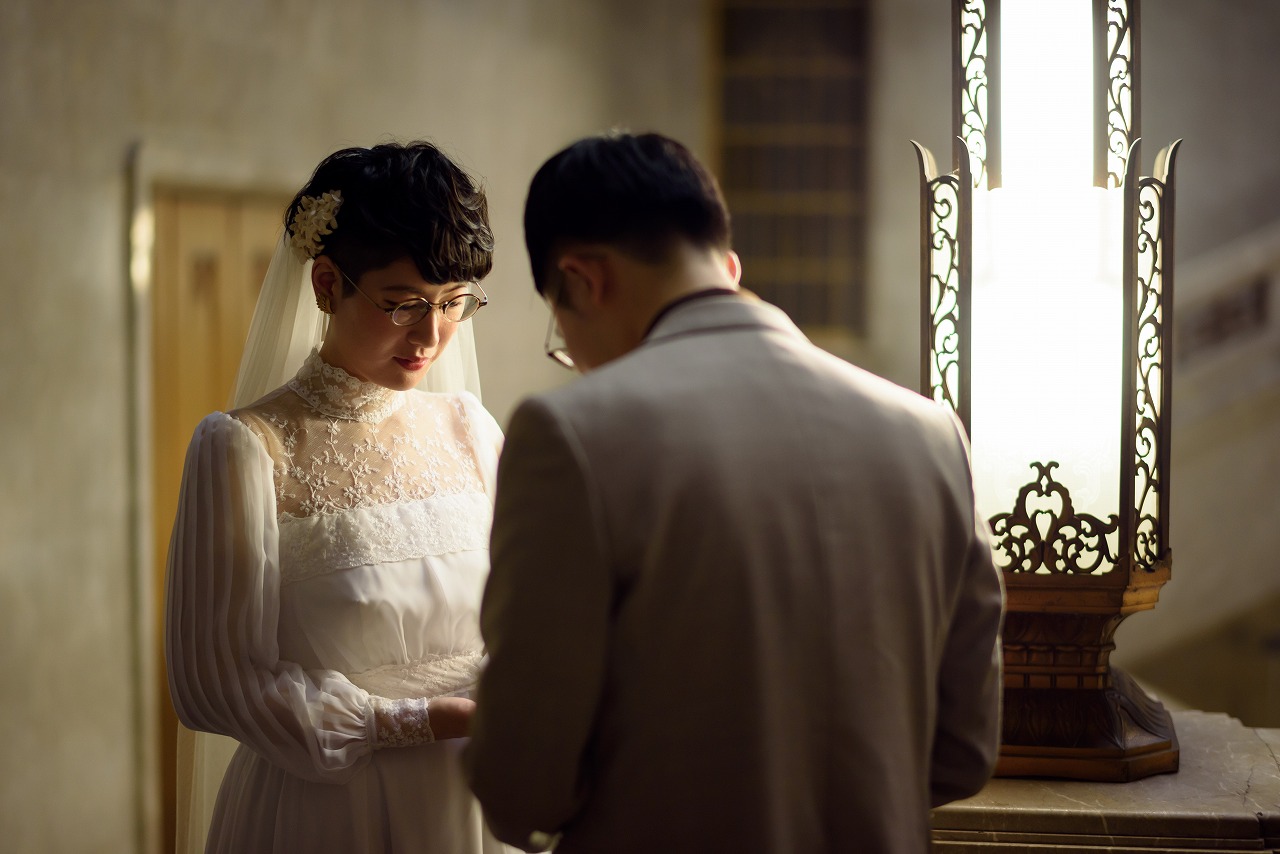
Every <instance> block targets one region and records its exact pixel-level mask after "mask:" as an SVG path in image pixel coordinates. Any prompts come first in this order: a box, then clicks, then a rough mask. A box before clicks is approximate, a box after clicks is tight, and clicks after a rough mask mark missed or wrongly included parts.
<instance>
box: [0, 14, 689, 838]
mask: <svg viewBox="0 0 1280 854" xmlns="http://www.w3.org/2000/svg"><path fill="white" fill-rule="evenodd" d="M702 6H703V4H701V3H689V2H684V0H658V2H646V3H644V4H633V3H630V2H626V0H536V2H533V0H433V2H427V0H366V2H359V3H352V2H347V0H310V2H306V3H301V2H292V0H272V2H258V0H227V2H216V3H213V2H176V3H175V2H159V0H116V2H99V0H83V2H48V0H7V2H5V3H3V4H0V115H3V120H2V121H0V211H2V212H3V216H2V218H0V221H2V222H3V223H4V228H3V229H0V257H3V258H4V259H5V262H4V264H3V265H2V266H0V296H2V301H3V310H0V364H3V369H2V370H0V400H3V401H4V403H3V409H2V413H0V471H3V472H4V475H3V478H2V480H3V484H4V486H3V489H2V491H0V554H2V555H3V560H2V562H0V730H2V731H4V732H6V733H8V734H9V738H8V739H7V740H6V748H5V761H4V763H3V765H4V772H3V773H2V774H0V840H3V842H0V847H2V848H4V849H5V850H6V851H14V852H64V851H65V852H75V851H84V852H124V851H131V850H139V839H140V836H139V831H138V827H137V822H138V813H139V810H138V804H139V803H140V801H139V796H138V792H137V791H135V786H136V784H135V781H136V780H138V779H139V775H138V773H137V772H138V759H137V751H138V749H139V741H138V733H137V728H136V721H137V720H138V715H139V709H140V705H139V704H140V698H139V696H138V692H137V690H136V684H137V681H138V680H137V678H136V673H137V671H136V667H137V663H136V661H135V659H134V655H135V649H134V639H135V628H134V627H135V626H136V625H138V624H139V622H140V620H142V619H143V617H144V616H145V615H142V614H140V613H139V611H138V608H137V606H136V605H135V602H136V601H139V599H140V598H141V597H140V596H139V593H140V591H138V590H137V589H135V587H134V584H135V578H136V575H137V573H136V567H135V560H134V557H133V548H134V547H133V545H132V540H131V531H133V530H134V528H133V523H132V516H131V508H130V500H131V496H132V494H133V493H132V491H131V483H130V478H131V469H130V464H129V451H130V448H131V435H130V433H129V430H130V426H129V425H130V423H131V422H130V409H129V400H130V388H131V386H130V364H129V358H130V355H129V354H130V350H129V335H128V327H127V320H128V308H129V304H130V303H129V299H128V290H127V287H126V275H125V265H126V257H125V248H126V241H125V229H126V222H125V209H126V181H125V160H126V151H127V150H128V149H129V147H130V145H132V144H133V143H135V142H141V143H142V144H143V163H144V164H145V166H146V168H147V169H148V170H149V171H150V172H151V173H152V174H153V175H155V176H156V177H164V178H172V179H180V180H189V181H197V182H201V183H212V184H215V185H217V184H224V185H236V186H240V185H244V184H260V185H264V186H268V187H275V188H286V189H290V190H292V189H294V188H296V187H297V186H299V185H300V184H301V182H302V181H303V180H305V178H306V177H307V175H308V174H309V172H310V170H311V168H312V167H314V165H315V164H316V162H318V161H319V159H320V158H321V157H322V156H324V155H325V154H327V153H328V152H330V151H332V150H334V149H335V148H338V147H341V146H345V145H353V144H369V143H371V142H374V141H377V140H380V139H382V138H384V137H396V138H401V139H403V138H411V137H420V136H425V137H429V138H432V139H434V140H435V141H437V142H438V143H440V144H442V145H443V146H444V147H446V148H447V149H448V150H450V151H451V152H453V153H455V154H456V155H457V156H458V157H459V158H460V159H461V161H462V162H463V163H464V164H465V165H466V166H467V167H468V168H469V169H470V170H472V171H473V172H474V173H476V174H478V175H479V176H481V177H482V178H483V179H484V181H485V183H486V184H487V186H488V188H489V193H490V199H491V210H492V215H493V224H494V229H495V232H496V235H497V240H498V248H497V257H496V261H495V267H494V273H493V276H492V278H491V279H490V280H489V281H487V282H486V286H487V288H488V291H489V293H490V295H491V296H492V298H493V305H492V306H491V307H490V308H489V309H487V310H486V313H485V314H484V315H483V316H482V321H481V323H480V325H479V327H478V329H477V337H478V341H479V351H480V359H481V366H482V370H484V372H485V376H486V402H487V403H488V404H489V406H490V407H491V408H492V409H493V410H494V412H495V414H497V415H498V417H499V418H500V419H505V417H506V416H507V414H508V413H509V411H510V409H511V406H512V405H513V403H514V401H515V400H516V399H517V398H518V397H519V396H520V395H521V394H523V393H526V392H527V391H529V390H532V389H535V388H538V387H543V386H546V385H548V384H550V383H553V382H558V381H560V380H561V377H560V375H559V374H558V373H557V370H558V369H556V368H555V367H554V366H553V365H551V364H550V362H549V361H548V360H547V359H546V357H545V356H544V355H543V354H542V352H541V346H542V334H543V328H544V327H543V321H544V319H545V316H546V315H545V313H544V312H543V310H542V308H541V306H540V304H539V303H538V301H537V300H536V299H535V297H534V295H533V291H532V287H531V286H530V284H529V280H528V276H527V273H526V262H525V260H524V255H523V248H522V243H521V241H522V237H521V232H520V226H519V223H520V212H521V205H522V203H523V195H524V190H525V188H526V186H527V182H528V179H529V177H530V176H531V175H532V173H533V170H534V169H535V168H536V167H537V165H538V164H539V163H541V162H542V160H543V159H544V158H545V157H547V156H548V155H550V154H551V153H552V152H553V151H555V150H556V149H557V148H559V147H560V146H562V145H564V144H566V143H567V142H569V141H571V140H572V139H573V138H575V137H577V136H580V135H583V134H586V133H590V132H594V131H597V130H602V129H604V128H607V127H609V126H611V125H614V124H625V125H630V126H632V127H634V128H637V129H641V128H644V129H647V128H655V129H660V130H663V131H666V132H668V133H671V134H673V135H675V136H678V137H681V138H683V139H685V140H687V141H689V142H690V143H691V144H692V145H693V146H694V147H695V148H696V149H699V150H700V151H702V152H703V153H707V152H706V147H707V145H708V140H709V137H710V130H709V129H710V123H709V115H708V113H707V107H708V101H707V97H708V85H707V80H708V78H707V74H708V72H709V67H708V65H707V62H706V60H707V57H706V50H707V42H706V31H705V26H704V14H705V12H704V10H703V8H702Z"/></svg>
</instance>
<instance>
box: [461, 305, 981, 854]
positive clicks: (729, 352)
mask: <svg viewBox="0 0 1280 854" xmlns="http://www.w3.org/2000/svg"><path fill="white" fill-rule="evenodd" d="M492 560H493V567H492V574H491V576H490V579H489V586H488V589H487V591H486V594H485V599H484V607H483V612H482V628H483V631H484V636H485V641H486V643H487V645H488V649H489V657H490V661H489V666H488V670H487V671H486V673H485V674H484V676H483V678H482V681H481V685H480V689H479V692H478V698H477V699H478V711H477V715H476V719H475V722H474V729H473V739H472V743H471V745H470V747H469V748H468V755H467V762H468V766H469V773H470V775H471V779H472V785H473V788H474V790H475V792H476V794H477V795H478V797H479V798H480V801H481V803H482V804H483V806H484V807H485V810H486V814H487V817H488V819H489V821H490V824H491V826H492V827H493V829H494V830H495V831H496V832H497V833H498V835H499V836H500V837H502V838H504V839H506V840H507V841H509V842H513V843H515V844H518V845H528V844H529V840H530V835H531V833H533V832H535V831H543V832H549V833H557V832H558V833H561V834H562V838H561V840H560V843H559V846H558V847H557V849H556V850H557V852H558V854H576V853H577V852H614V853H616V854H625V852H645V854H653V853H654V852H660V854H671V852H698V854H706V852H732V854H743V852H756V851H759V852H923V851H925V850H926V848H927V845H928V842H927V839H928V813H929V809H930V806H931V804H933V805H936V804H939V803H942V802H945V801H948V800H951V799H954V798H958V797H962V796H966V795H968V794H970V793H973V792H975V791H977V790H978V789H979V788H981V786H982V785H983V783H984V782H985V781H986V780H987V778H988V776H989V774H990V773H991V770H992V767H993V764H994V760H995V755H996V748H997V741H998V732H999V725H998V718H999V684H1000V681H999V652H1000V648H999V639H998V634H999V627H1000V620H1001V608H1002V588H1001V583H1000V577H999V574H998V572H997V571H996V569H995V568H994V567H993V564H992V554H991V549H990V544H989V538H988V534H987V531H986V527H985V524H984V523H983V522H981V521H980V518H979V516H978V515H977V514H975V511H974V502H973V489H972V485H971V480H970V474H969V466H968V461H967V447H966V443H965V440H964V438H963V436H962V434H961V432H960V430H959V429H958V426H957V423H956V422H955V420H954V419H953V418H952V417H951V416H950V415H949V414H948V413H947V412H946V411H944V410H943V408H942V407H940V406H938V405H937V404H935V403H933V402H931V401H928V400H926V399H925V398H923V397H920V396H919V395H916V394H914V393H912V392H909V391H906V390H904V389H902V388H900V387H898V386H895V385H893V384H891V383H889V382H887V381H884V380H882V379H879V378H877V377H875V376H873V375H871V374H869V373H866V372H864V371H862V370H859V369H858V368H855V367H852V366H851V365H849V364H847V363H845V362H843V361H840V360H838V359H836V358H835V357H833V356H831V355H828V354H826V353H824V352H822V351H820V350H819V349H817V348H816V347H814V346H812V345H811V344H810V343H809V342H808V341H807V340H806V339H805V338H804V336H803V335H801V334H800V332H799V331H798V330H797V329H796V328H795V327H794V326H793V325H792V324H791V322H790V321H789V320H788V319H787V318H786V316H785V315H784V314H782V312H780V311H778V310H777V309H775V308H773V307H771V306H769V305H766V304H764V303H760V302H758V301H755V300H752V299H750V298H746V297H740V296H728V295H720V296H707V297H703V298H700V299H695V300H692V301H689V302H686V303H683V304H680V305H678V306H676V307H675V308H674V309H673V310H671V311H670V312H668V313H667V314H665V315H663V316H662V317H661V319H660V320H659V322H658V323H657V325H656V326H655V328H654V329H653V330H652V331H651V333H650V334H649V336H648V337H647V338H646V340H645V341H644V343H643V344H642V345H641V346H640V347H639V348H638V349H637V350H635V351H633V352H632V353H630V354H629V355H627V356H625V357H623V358H621V359H618V360H616V361H615V362H612V363H610V364H608V365H606V366H604V367H603V368H601V369H600V370H597V371H595V372H593V373H591V374H588V375H587V376H585V377H583V378H581V379H578V380H576V381H574V382H572V383H570V384H569V385H567V386H565V387H563V388H560V389H557V390H554V391H551V392H548V393H546V394H541V395H538V396H535V397H533V398H530V399H528V400H527V401H525V402H524V403H523V404H522V405H521V406H520V407H519V408H518V410H517V412H516V413H515V415H514V416H513V418H512V421H511V424H510V429H509V430H508V434H507V440H506V447H505V450H504V453H503V456H502V460H501V464H500V470H499V476H498V492H497V506H496V510H495V522H494V530H493V539H492ZM535 839H536V835H535Z"/></svg>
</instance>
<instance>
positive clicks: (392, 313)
mask: <svg viewBox="0 0 1280 854" xmlns="http://www.w3.org/2000/svg"><path fill="white" fill-rule="evenodd" d="M334 266H335V267H336V266H337V265H336V264H335V265H334ZM338 272H339V273H342V278H344V279H346V280H347V281H348V282H351V287H353V288H355V289H356V290H357V291H358V292H359V293H360V296H362V297H364V298H365V299H367V300H368V301H369V302H371V303H373V307H374V308H376V309H378V311H381V312H384V313H385V314H386V315H387V317H389V318H391V322H392V323H394V324H395V325H396V326H413V325H414V324H416V323H421V322H422V319H423V318H425V317H426V316H427V315H428V314H430V313H431V312H432V311H433V310H434V309H437V308H438V309H440V315H441V316H442V317H443V318H444V319H445V320H448V321H450V322H451V323H461V322H462V321H464V320H466V319H467V318H469V317H471V315H473V314H475V313H476V312H477V311H479V310H480V309H482V308H484V307H485V306H486V305H488V304H489V295H488V294H486V293H485V292H484V288H482V287H480V283H479V282H467V287H469V288H476V289H477V290H479V291H480V294H479V295H478V296H477V295H476V294H472V293H466V294H459V295H458V296H456V297H450V298H449V299H447V300H444V301H443V302H432V301H431V300H429V299H426V298H425V297H415V298H414V299H410V300H405V301H404V302H401V303H396V304H395V305H393V306H391V308H383V307H382V306H380V305H378V302H377V300H375V299H374V298H373V297H371V296H369V295H368V294H366V293H365V292H364V291H362V290H360V286H359V285H357V284H356V283H355V282H353V281H352V280H351V277H350V276H348V275H347V274H346V273H343V272H342V270H341V269H339V270H338Z"/></svg>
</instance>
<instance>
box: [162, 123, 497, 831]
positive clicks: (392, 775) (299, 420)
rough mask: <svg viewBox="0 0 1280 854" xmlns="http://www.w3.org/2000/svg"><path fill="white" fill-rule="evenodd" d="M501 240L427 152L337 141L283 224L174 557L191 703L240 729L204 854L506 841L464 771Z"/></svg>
mask: <svg viewBox="0 0 1280 854" xmlns="http://www.w3.org/2000/svg"><path fill="white" fill-rule="evenodd" d="M492 250H493V237H492V234H491V232H490V230H489V225H488V213H487V204H486V200H485V197H484V194H483V192H482V191H481V190H480V189H479V188H478V187H477V186H476V185H475V184H474V183H473V181H472V180H471V179H470V178H469V177H468V176H467V175H466V174H465V173H464V172H463V171H462V170H460V169H459V168H458V167H457V166H456V165H455V164H454V163H453V162H451V161H450V160H449V158H448V157H446V156H445V155H444V154H443V153H441V152H440V151H439V150H438V149H437V148H436V147H434V146H433V145H431V144H429V143H412V144H407V145H398V144H384V145H378V146H375V147H373V148H368V149H364V148H351V149H345V150H342V151H339V152H337V153H335V154H333V155H331V156H329V157H328V158H326V159H325V160H324V161H323V162H322V163H321V164H320V165H319V166H318V167H317V168H316V171H315V174H314V175H313V176H312V178H311V180H310V181H309V182H308V183H307V185H306V186H305V187H303V188H302V190H301V191H300V192H299V193H298V195H297V196H296V198H295V199H294V200H293V202H292V204H290V205H289V208H288V210H287V211H286V213H285V231H284V234H283V236H282V237H281V240H280V244H279V246H278V248H277V250H276V255H275V258H274V259H273V261H272V263H271V267H270V270H269V271H268V273H267V279H266V281H265V282H264V284H263V289H262V294H261V296H260V297H259V300H258V306H257V309H256V310H255V313H254V319H253V323H252V325H251V329H250V334H249V342H248V344H247V345H246V348H245V353H244V356H243V359H242V361H241V366H240V373H239V376H238V378H237V382H236V391H235V395H234V399H233V407H234V408H232V410H231V411H230V412H227V413H221V412H215V413H213V414H211V415H209V416H207V417H206V418H205V419H204V420H203V421H201V422H200V425H199V426H198V427H197V428H196V431H195V435H194V436H193V437H192V440H191V444H190V447H189V449H188V452H187V458H186V466H185V469H184V472H183V480H182V492H181V497H180V499H179V506H178V513H177V519H176V521H175V523H174V529H173V536H172V540H171V542H170V548H169V566H168V589H167V604H166V629H165V642H166V652H167V658H168V667H169V686H170V694H171V696H172V699H173V704H174V706H175V708H176V709H177V712H178V717H179V719H180V720H181V722H182V723H183V724H184V725H185V726H186V727H189V728H190V729H192V730H198V731H200V732H201V733H217V734H221V735H225V736H230V737H232V738H234V739H235V740H236V741H237V742H239V746H238V747H237V748H236V750H235V753H234V756H233V757H232V758H231V760H230V764H229V765H228V767H227V769H226V773H225V776H224V778H223V779H222V783H221V787H220V789H219V791H218V795H217V802H216V806H215V807H214V808H213V813H212V819H211V823H210V827H209V833H208V839H207V843H205V844H206V850H207V851H218V852H221V851H228V852H231V851H234V852H250V851H252V852H265V851H278V852H286V851H287V852H313V851H333V852H401V851H413V852H449V854H465V853H466V852H492V851H500V850H505V849H503V847H502V846H501V845H500V844H499V843H497V842H496V841H495V840H494V839H493V837H491V836H490V835H489V834H488V832H487V831H486V830H485V828H484V825H483V821H482V818H481V815H480V810H479V807H478V806H477V804H476V802H475V801H474V800H473V798H472V796H471V794H470V793H469V791H468V789H467V786H466V783H465V781H464V778H463V774H462V769H461V767H460V764H459V754H460V752H461V747H462V744H463V738H462V737H463V736H465V735H466V733H467V728H468V723H469V720H470V716H471V713H472V711H473V710H474V703H473V702H472V701H471V700H470V699H469V691H470V689H471V687H472V684H473V683H474V681H475V677H476V673H477V670H478V668H479V665H480V661H481V657H482V645H481V639H480V633H479V628H478V625H477V618H478V610H479V603H480V596H481V593H482V590H483V587H484V582H485V578H486V574H487V572H488V553H487V546H488V532H489V523H490V518H491V513H492V501H491V497H492V493H493V481H494V476H495V470H496V464H497V457H498V451H499V448H500V445H501V442H502V435H501V431H500V430H499V428H498V426H497V424H496V422H495V421H494V419H493V418H492V417H491V416H490V415H489V413H488V412H486V411H485V409H484V408H483V407H482V406H481V405H480V401H479V399H478V398H477V396H476V395H475V394H474V393H473V392H475V391H477V390H478V383H477V382H476V376H477V372H476V370H475V358H474V344H473V342H472V338H471V330H470V325H471V324H470V323H468V322H467V320H468V318H470V317H471V316H472V315H473V314H474V313H475V312H476V311H477V310H479V309H480V308H481V307H482V306H484V305H485V304H486V303H487V302H488V299H487V297H486V296H485V293H484V290H483V289H482V288H481V286H480V284H479V282H480V280H481V279H482V278H484V277H485V275H487V274H488V272H489V269H490V266H491V263H492V258H491V256H492ZM312 299H314V303H313V302H312ZM313 306H314V307H313ZM321 337H323V342H322V343H320V339H321ZM316 343H319V347H318V349H312V348H313V346H314V345H315V344H316ZM417 388H424V389H432V391H431V392H430V393H422V392H420V391H416V390H415V389H417ZM188 746H190V745H188ZM188 753H189V754H190V753H192V751H190V750H189V751H188ZM205 753H206V751H204V750H202V749H196V750H195V751H194V755H195V756H196V757H197V760H198V758H199V757H200V756H203V755H205ZM186 765H187V770H188V771H190V772H192V774H193V777H194V779H195V780H196V781H197V782H196V784H195V790H194V795H195V799H196V800H197V801H198V800H199V791H198V790H199V786H198V781H199V779H201V775H202V773H204V772H202V771H201V769H199V768H195V769H192V768H191V767H190V763H189V762H188V763H186ZM189 794H191V792H189ZM184 805H185V804H184ZM192 810H193V814H192V816H191V818H190V821H191V822H192V823H193V826H194V827H196V828H199V827H201V826H202V823H201V822H200V820H199V812H200V805H199V803H195V804H193V805H192ZM193 836H195V837H196V838H195V839H194V840H193V839H191V838H190V837H189V838H188V840H185V841H184V840H179V850H185V843H189V842H192V841H194V842H195V844H196V845H197V846H198V845H199V839H198V836H199V831H198V830H197V833H196V834H193Z"/></svg>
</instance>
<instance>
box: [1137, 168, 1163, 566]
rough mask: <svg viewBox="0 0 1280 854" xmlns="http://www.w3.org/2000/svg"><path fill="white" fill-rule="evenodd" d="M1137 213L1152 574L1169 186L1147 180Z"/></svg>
mask: <svg viewBox="0 0 1280 854" xmlns="http://www.w3.org/2000/svg"><path fill="white" fill-rule="evenodd" d="M1138 187H1139V189H1138V211H1137V214H1138V216H1137V223H1138V233H1137V251H1138V264H1137V275H1138V287H1137V293H1136V298H1137V305H1136V307H1135V308H1136V316H1137V317H1136V319H1137V356H1138V361H1137V365H1136V371H1137V373H1136V376H1135V380H1136V386H1135V398H1134V401H1133V405H1134V406H1135V407H1136V408H1137V413H1136V416H1137V417H1136V420H1135V425H1134V426H1135V436H1134V478H1135V481H1134V505H1133V509H1134V514H1135V517H1136V519H1135V521H1136V530H1135V532H1134V539H1133V559H1134V566H1135V567H1138V568H1141V569H1146V570H1150V569H1153V568H1154V567H1155V564H1156V562H1157V561H1158V560H1159V559H1160V557H1161V553H1162V552H1163V548H1162V545H1161V544H1162V543H1163V541H1164V536H1163V531H1162V527H1163V525H1164V524H1165V520H1164V519H1163V518H1161V515H1160V493H1161V492H1162V491H1163V490H1164V488H1165V487H1164V482H1163V477H1162V471H1163V470H1164V468H1165V467H1164V466H1161V465H1160V463H1161V460H1160V459H1159V454H1160V453H1161V450H1162V448H1161V441H1160V436H1161V431H1162V421H1163V419H1164V418H1165V412H1164V411H1163V404H1164V382H1165V377H1164V369H1165V364H1166V358H1167V354H1166V352H1165V351H1166V348H1165V337H1164V313H1165V311H1166V310H1167V309H1166V300H1165V298H1164V293H1163V289H1164V245H1163V240H1162V239H1161V235H1162V228H1161V219H1162V216H1163V213H1162V212H1163V210H1164V205H1163V194H1164V185H1163V184H1161V183H1160V182H1159V181H1157V180H1155V179H1153V178H1144V179H1142V180H1141V181H1140V182H1139V185H1138Z"/></svg>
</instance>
